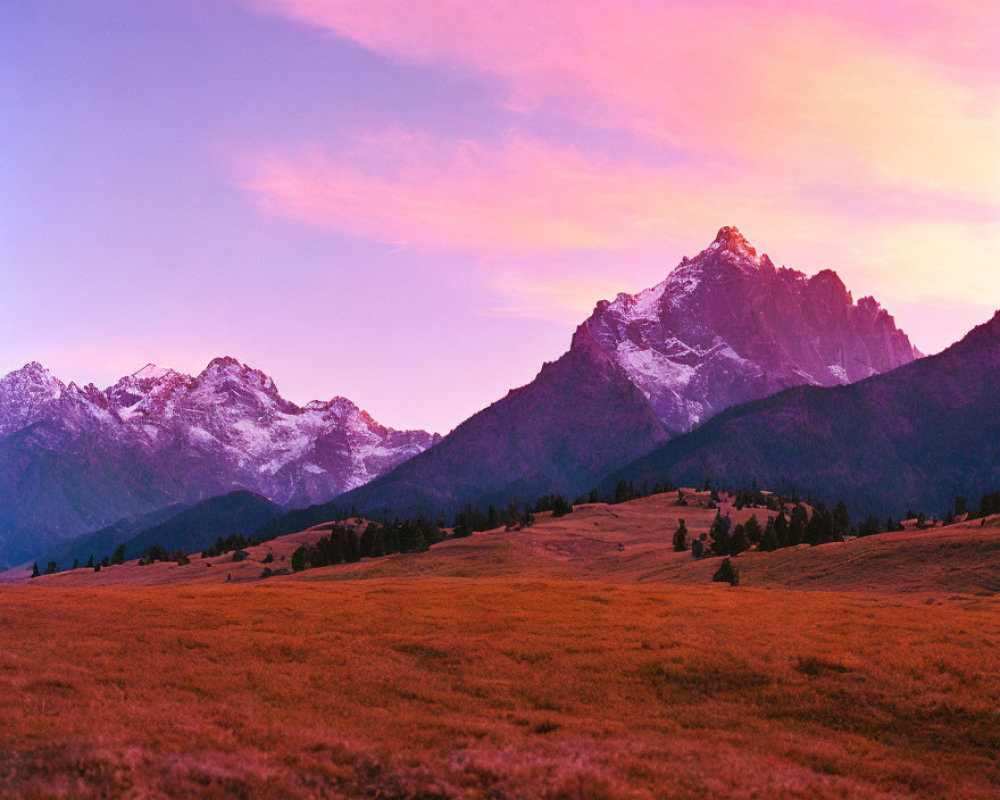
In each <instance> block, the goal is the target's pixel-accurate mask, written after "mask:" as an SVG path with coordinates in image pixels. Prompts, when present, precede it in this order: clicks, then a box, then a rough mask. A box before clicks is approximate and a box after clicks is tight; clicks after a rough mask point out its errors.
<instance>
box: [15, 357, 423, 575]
mask: <svg viewBox="0 0 1000 800" xmlns="http://www.w3.org/2000/svg"><path fill="white" fill-rule="evenodd" d="M29 426H33V427H31V428H30V430H25V429H27V428H29ZM19 431H25V433H24V435H23V436H12V435H11V434H14V433H17V432H19ZM436 441H437V437H435V436H432V435H431V434H429V433H426V432H424V431H397V430H394V429H392V428H389V427H387V426H384V425H381V424H380V423H378V422H376V421H375V420H374V419H372V417H371V416H370V415H369V414H368V413H367V412H365V411H363V410H361V409H359V408H358V407H357V406H356V405H355V404H354V403H352V402H351V401H350V400H347V399H346V398H343V397H334V398H333V399H332V400H330V401H328V402H324V401H314V402H311V403H309V404H307V405H306V406H304V407H299V406H297V405H295V404H294V403H292V402H290V401H288V400H285V399H284V398H283V397H282V396H281V394H280V393H279V392H278V389H277V386H276V385H275V383H274V381H273V380H272V379H271V378H270V376H268V375H266V374H265V373H264V372H262V371H260V370H258V369H254V368H252V367H250V366H247V365H246V364H243V363H242V362H240V361H238V360H236V359H235V358H231V357H223V358H217V359H213V360H212V361H211V362H210V363H209V364H208V365H207V366H206V368H205V369H204V370H202V371H201V372H200V373H199V374H198V375H197V376H196V377H192V376H190V375H185V374H182V373H179V372H176V371H174V370H172V369H167V368H163V367H158V366H156V365H153V364H147V365H146V366H144V367H143V368H142V369H140V370H137V371H136V372H133V373H132V374H130V375H126V376H125V377H123V378H121V379H120V380H118V381H117V382H116V383H115V384H114V385H112V386H110V387H108V388H107V389H105V390H103V391H101V390H100V389H98V388H97V387H95V386H93V385H92V384H87V385H85V386H79V385H77V384H75V383H70V384H69V385H64V384H63V383H62V382H60V381H59V380H58V379H56V378H55V377H53V376H52V374H51V373H49V372H48V370H46V369H45V368H44V367H42V366H41V365H40V364H37V363H34V362H33V363H31V364H27V365H25V367H23V368H22V369H20V370H16V371H15V372H12V373H10V374H9V375H7V376H5V377H3V378H0V563H3V562H4V561H5V560H7V557H8V555H9V554H11V553H14V554H17V553H19V552H20V551H18V549H17V547H18V546H26V544H25V543H26V542H27V543H30V541H29V540H30V539H31V537H34V536H37V535H38V533H37V532H38V530H40V529H41V530H44V531H45V532H46V534H51V535H52V536H59V535H64V536H68V535H73V534H78V533H83V532H85V531H87V530H92V529H94V528H98V527H101V526H102V525H106V524H110V523H111V522H114V521H115V520H117V519H119V518H121V517H123V516H126V515H128V514H134V513H145V512H147V511H151V510H153V508H154V507H158V506H155V505H152V506H151V504H155V503H156V502H161V501H162V503H163V504H166V503H169V502H175V501H181V502H195V501H198V500H201V499H204V498H205V497H210V496H213V495H218V494H224V493H226V492H229V491H232V490H234V489H249V490H251V491H254V492H257V493H259V494H262V495H265V496H267V497H269V498H271V499H272V500H274V501H275V502H277V503H279V504H282V505H292V506H304V505H309V504H312V503H318V502H324V501H327V500H330V499H332V498H333V497H335V496H337V495H338V494H341V493H342V492H344V491H347V490H348V489H352V488H354V487H356V486H360V485H361V484H363V483H366V482H368V481H369V480H371V479H372V478H374V477H376V476H378V475H380V474H381V473H383V472H385V471H386V470H388V469H391V468H392V467H394V466H396V465H397V464H399V463H400V462H402V461H404V460H406V459H408V458H410V457H412V456H414V455H416V454H418V453H420V452H422V451H423V450H426V449H427V448H428V447H430V446H431V445H432V444H434V443H435V442H436ZM52 453H57V454H58V457H57V458H55V459H53V458H52ZM95 465H100V467H99V468H97V469H95ZM47 469H49V470H51V469H56V470H59V474H58V476H57V477H52V476H48V477H47V476H46V473H45V470H47ZM32 481H38V485H37V486H35V487H34V488H32ZM98 485H100V486H101V487H102V488H101V490H100V492H99V494H100V497H99V498H98V497H97V496H96V495H95V492H97V489H96V488H95V487H96V486H98ZM52 486H59V487H62V488H60V489H59V490H58V491H53V490H52ZM88 487H90V488H88ZM63 495H66V496H63ZM69 495H72V496H73V497H87V498H89V499H88V500H87V501H86V502H85V503H83V504H80V505H79V507H78V506H77V504H76V501H75V500H74V501H68V500H67V497H68V496H69ZM25 496H28V497H31V498H32V500H31V501H30V502H28V501H24V502H21V501H20V500H23V498H24V497H25ZM19 498H20V499H19ZM46 515H48V516H46ZM4 531H7V533H4ZM19 538H20V539H21V544H20V545H15V544H11V542H12V541H13V540H16V539H19ZM8 545H9V546H8Z"/></svg>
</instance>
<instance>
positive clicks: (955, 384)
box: [603, 312, 1000, 515]
mask: <svg viewBox="0 0 1000 800" xmlns="http://www.w3.org/2000/svg"><path fill="white" fill-rule="evenodd" d="M705 477H710V478H711V479H712V480H713V481H714V482H716V483H717V484H720V485H732V486H744V487H749V486H751V485H752V484H754V483H756V484H757V485H758V486H760V487H767V488H770V489H782V488H788V489H795V490H798V491H801V492H805V491H810V492H812V493H814V494H815V495H816V496H817V497H819V498H822V499H824V500H826V501H828V502H834V501H836V500H839V499H843V500H845V501H846V502H847V503H848V505H849V506H850V507H851V509H852V510H853V511H854V512H856V513H861V514H866V513H872V512H877V513H880V514H886V513H892V514H894V515H898V514H901V513H902V512H904V511H905V510H906V508H907V507H911V508H915V509H924V510H927V511H936V512H942V511H945V510H946V509H947V508H949V507H951V505H952V502H953V500H954V498H955V497H956V496H957V495H967V496H968V499H969V501H970V502H971V503H976V502H978V500H979V498H980V497H981V496H982V494H984V493H986V492H994V491H997V490H998V489H1000V312H997V314H996V315H995V316H994V317H993V319H992V320H990V321H989V322H988V323H986V324H985V325H981V326H979V327H978V328H975V329H974V330H973V331H972V332H971V333H969V334H968V335H967V336H966V337H965V338H964V339H962V341H960V342H958V343H957V344H955V345H953V346H952V347H950V348H948V349H947V350H945V351H944V352H942V353H939V354H938V355H936V356H931V357H928V358H924V359H921V360H919V361H916V362H914V363H912V364H908V365H906V366H903V367H900V368H899V369H896V370H894V371H892V372H888V373H886V374H884V375H878V376H875V377H872V378H869V379H867V380H865V381H861V382H860V383H856V384H853V385H851V386H843V387H835V388H818V387H800V388H796V389H791V390H788V391H786V392H783V393H781V394H778V395H775V396H773V397H770V398H767V399H765V400H760V401H757V402H754V403H750V404H748V405H744V406H740V407H738V408H734V409H732V410H730V411H728V412H726V413H724V414H721V415H720V416H718V417H716V418H715V419H713V420H712V421H711V422H708V423H707V424H705V425H704V426H702V427H700V428H698V429H697V430H695V431H693V432H692V433H690V434H688V435H686V436H683V437H680V438H678V439H675V440H673V441H671V442H669V443H668V444H666V445H665V446H663V447H662V448H660V449H658V450H656V451H655V452H653V453H651V454H649V455H647V456H645V457H643V458H641V459H639V460H637V461H636V462H635V463H633V464H631V465H629V466H627V467H625V468H624V469H622V470H620V471H617V472H615V473H614V474H612V475H611V476H610V477H609V478H608V479H607V480H606V481H605V482H604V484H603V486H604V488H605V489H609V488H613V487H614V485H615V484H616V483H617V481H619V480H632V481H635V482H638V483H641V482H642V481H645V480H649V481H652V480H661V479H663V478H668V479H670V480H671V481H673V482H675V483H681V484H691V483H696V482H698V481H700V480H702V479H703V478H705Z"/></svg>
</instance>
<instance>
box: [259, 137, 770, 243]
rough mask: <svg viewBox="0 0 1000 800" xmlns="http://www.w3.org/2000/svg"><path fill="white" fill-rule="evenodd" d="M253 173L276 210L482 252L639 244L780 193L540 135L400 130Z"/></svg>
mask: <svg viewBox="0 0 1000 800" xmlns="http://www.w3.org/2000/svg"><path fill="white" fill-rule="evenodd" d="M244 171H245V177H244V180H243V182H242V183H243V187H244V188H245V189H246V190H248V191H249V192H251V193H252V194H253V195H255V196H256V198H257V200H258V202H259V204H260V206H261V208H262V209H263V210H264V211H265V212H267V213H269V214H273V215H277V216H287V217H291V218H296V219H299V220H302V221H305V222H307V223H309V224H312V225H316V226H319V227H332V228H337V229H340V230H344V231H348V232H351V233H355V234H358V235H363V236H370V237H374V238H378V239H380V240H384V241H391V242H394V243H397V244H402V245H408V246H418V247H432V248H442V247H444V248H447V249H457V250H465V251H471V252H476V253H480V254H490V253H492V254H505V255H512V254H513V255H526V254H530V253H535V252H550V251H566V250H595V249H597V250H601V249H603V250H618V249H622V248H631V247H636V246H642V245H645V244H650V243H653V242H657V241H660V242H662V241H663V240H664V239H665V238H671V237H674V236H676V235H678V234H680V233H681V232H683V231H685V230H688V229H690V227H691V226H695V225H698V226H700V225H704V224H705V221H706V220H717V219H729V218H730V217H731V215H732V214H733V213H735V212H736V210H737V209H740V208H746V207H748V206H755V207H757V208H758V209H760V210H762V211H763V210H766V209H772V211H773V213H778V212H777V207H776V201H777V200H778V199H779V198H778V196H777V195H778V194H780V192H778V191H777V190H776V189H775V188H774V187H772V190H771V191H770V192H769V193H768V196H767V197H766V198H762V197H760V193H759V188H758V187H756V186H754V185H752V184H747V183H743V182H741V181H742V179H741V178H740V176H738V175H732V174H724V175H723V174H720V175H718V176H717V177H716V178H715V179H711V178H710V176H708V175H706V173H705V171H704V170H702V169H694V168H692V167H690V166H683V167H677V168H674V169H670V170H653V169H650V168H649V167H647V166H645V165H644V164H641V163H638V162H630V161H624V162H621V161H592V160H588V159H587V158H586V157H585V156H584V155H582V154H581V153H580V152H579V151H577V150H575V149H573V148H570V147H565V146H557V145H553V144H550V143H547V142H545V141H543V140H539V139H529V138H526V137H519V136H511V137H508V138H507V139H506V140H505V141H504V142H502V143H501V144H499V145H493V146H490V145H484V144H480V143H477V142H473V141H468V140H441V139H435V138H434V137H432V136H430V135H429V134H426V133H419V132H413V131H406V130H403V129H400V128H394V129H391V130H389V131H384V132H381V133H378V134H373V133H368V134H365V135H362V136H359V137H358V138H357V139H356V141H355V142H354V144H353V146H352V147H350V148H348V149H347V150H341V151H338V152H335V153H331V154H327V153H326V152H325V151H324V150H323V149H322V148H321V147H318V146H313V147H311V148H307V149H306V151H305V152H303V153H298V154H291V155H287V154H278V153H270V154H266V155H263V156H260V157H257V158H256V159H252V160H250V161H249V162H248V163H247V164H246V165H244ZM783 199H784V200H785V201H786V202H787V201H788V198H787V197H785V198H783ZM708 225H709V226H711V225H712V223H711V222H709V223H708Z"/></svg>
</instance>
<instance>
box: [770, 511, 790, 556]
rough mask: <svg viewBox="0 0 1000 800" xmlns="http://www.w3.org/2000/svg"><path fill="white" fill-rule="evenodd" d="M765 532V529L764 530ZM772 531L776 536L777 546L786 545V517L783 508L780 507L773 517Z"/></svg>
mask: <svg viewBox="0 0 1000 800" xmlns="http://www.w3.org/2000/svg"><path fill="white" fill-rule="evenodd" d="M765 533H766V531H765ZM774 533H775V535H776V536H777V537H778V547H787V546H788V517H786V516H785V510H784V509H782V510H781V513H780V514H778V516H776V517H775V518H774Z"/></svg>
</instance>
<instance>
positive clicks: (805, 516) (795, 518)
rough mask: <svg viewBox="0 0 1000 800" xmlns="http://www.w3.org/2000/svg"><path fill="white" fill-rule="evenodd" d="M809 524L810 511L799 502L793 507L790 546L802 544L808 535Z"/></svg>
mask: <svg viewBox="0 0 1000 800" xmlns="http://www.w3.org/2000/svg"><path fill="white" fill-rule="evenodd" d="M808 524H809V512H807V511H806V509H805V506H803V505H801V504H799V505H797V506H795V508H793V509H792V519H791V522H789V523H788V546H789V547H795V545H797V544H802V542H803V541H804V539H805V535H806V525H808Z"/></svg>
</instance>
